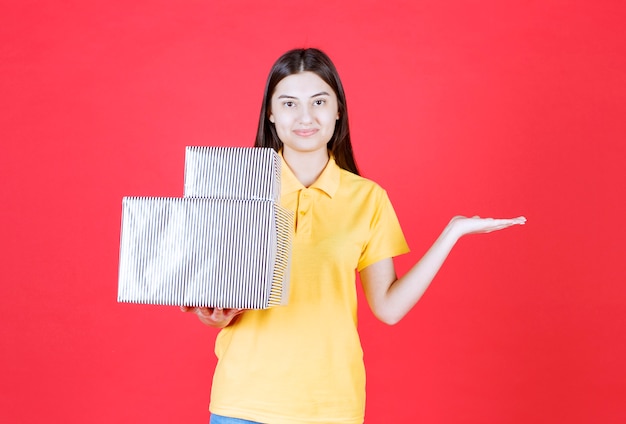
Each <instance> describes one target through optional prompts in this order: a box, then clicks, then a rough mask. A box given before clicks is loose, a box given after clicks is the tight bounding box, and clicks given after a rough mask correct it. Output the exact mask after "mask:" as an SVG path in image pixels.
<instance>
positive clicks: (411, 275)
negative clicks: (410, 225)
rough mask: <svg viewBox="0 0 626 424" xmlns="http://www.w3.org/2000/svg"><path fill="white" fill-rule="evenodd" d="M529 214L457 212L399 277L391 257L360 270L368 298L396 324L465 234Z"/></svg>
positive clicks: (508, 223) (501, 226) (385, 318)
mask: <svg viewBox="0 0 626 424" xmlns="http://www.w3.org/2000/svg"><path fill="white" fill-rule="evenodd" d="M525 222H526V218H524V217H519V218H513V219H492V218H479V217H473V218H466V217H462V216H457V217H454V218H452V220H451V221H450V223H449V224H448V225H447V226H446V228H445V229H444V230H443V232H442V233H441V235H440V236H439V238H437V240H436V241H435V243H434V244H433V245H432V246H431V248H430V249H429V250H428V251H427V252H426V254H425V255H424V256H423V257H422V259H420V261H419V262H418V263H417V264H415V265H414V266H413V267H412V268H411V269H410V270H409V271H408V272H407V273H406V274H405V275H404V276H403V277H401V278H398V277H397V276H396V271H395V268H394V265H393V260H392V259H391V258H388V259H383V260H381V261H378V262H376V263H374V264H372V265H370V266H368V267H367V268H364V269H363V270H361V273H360V276H361V283H362V284H363V290H364V292H365V297H366V298H367V302H368V303H369V305H370V308H371V309H372V312H373V313H374V315H376V317H377V318H378V319H380V320H381V321H383V322H384V323H386V324H389V325H393V324H396V323H397V322H398V321H400V320H401V319H402V318H403V317H404V316H405V315H406V314H407V313H408V312H409V311H410V310H411V308H413V306H414V305H415V304H416V303H417V301H418V300H419V299H420V298H421V297H422V294H424V292H425V291H426V289H427V288H428V286H429V285H430V283H431V281H432V280H433V278H435V275H436V274H437V272H438V271H439V269H440V268H441V265H443V262H444V261H445V260H446V258H447V257H448V254H449V253H450V251H451V250H452V248H453V247H454V245H455V244H456V242H457V241H458V240H459V239H460V238H461V237H462V236H464V235H467V234H478V233H489V232H492V231H497V230H502V229H504V228H508V227H510V226H512V225H523V224H524V223H525Z"/></svg>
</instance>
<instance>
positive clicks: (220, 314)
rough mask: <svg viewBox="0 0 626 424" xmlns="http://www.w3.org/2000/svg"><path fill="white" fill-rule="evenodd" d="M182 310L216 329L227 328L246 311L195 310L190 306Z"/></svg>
mask: <svg viewBox="0 0 626 424" xmlns="http://www.w3.org/2000/svg"><path fill="white" fill-rule="evenodd" d="M180 310H181V311H183V312H193V313H195V314H196V315H197V316H198V319H199V320H200V322H201V323H203V324H204V325H208V326H209V327H214V328H224V327H226V326H227V325H229V324H230V323H231V322H232V321H233V319H234V318H235V317H236V316H237V315H239V314H241V313H242V312H243V311H244V310H243V309H222V308H195V307H190V306H181V307H180Z"/></svg>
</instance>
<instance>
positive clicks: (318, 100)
mask: <svg viewBox="0 0 626 424" xmlns="http://www.w3.org/2000/svg"><path fill="white" fill-rule="evenodd" d="M325 103H326V99H315V100H313V104H314V105H315V106H322V105H323V104H325Z"/></svg>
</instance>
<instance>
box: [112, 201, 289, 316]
mask: <svg viewBox="0 0 626 424" xmlns="http://www.w3.org/2000/svg"><path fill="white" fill-rule="evenodd" d="M292 220H293V213H292V212H291V211H288V210H285V209H284V208H282V207H280V206H279V205H277V204H275V203H274V202H271V201H265V200H224V199H208V198H148V197H125V198H124V199H123V202H122V229H121V244H120V268H119V286H118V301H119V302H129V303H149V304H157V305H185V306H207V307H221V308H244V309H264V308H268V307H271V306H276V305H279V304H284V303H286V300H287V294H288V274H289V273H288V268H289V254H290V246H291V237H292V236H291V234H292Z"/></svg>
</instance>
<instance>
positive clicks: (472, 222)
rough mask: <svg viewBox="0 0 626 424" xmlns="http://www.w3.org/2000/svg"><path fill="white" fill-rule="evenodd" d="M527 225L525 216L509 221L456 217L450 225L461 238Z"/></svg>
mask: <svg viewBox="0 0 626 424" xmlns="http://www.w3.org/2000/svg"><path fill="white" fill-rule="evenodd" d="M525 223H526V218H525V217H523V216H519V217H517V218H508V219H495V218H481V217H479V216H473V217H471V218H468V217H465V216H455V217H454V218H452V219H451V220H450V224H448V225H449V227H450V228H451V230H452V231H454V233H455V234H456V235H457V236H458V237H459V238H460V237H462V236H464V235H467V234H480V233H490V232H492V231H498V230H503V229H505V228H508V227H512V226H513V225H524V224H525Z"/></svg>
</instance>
